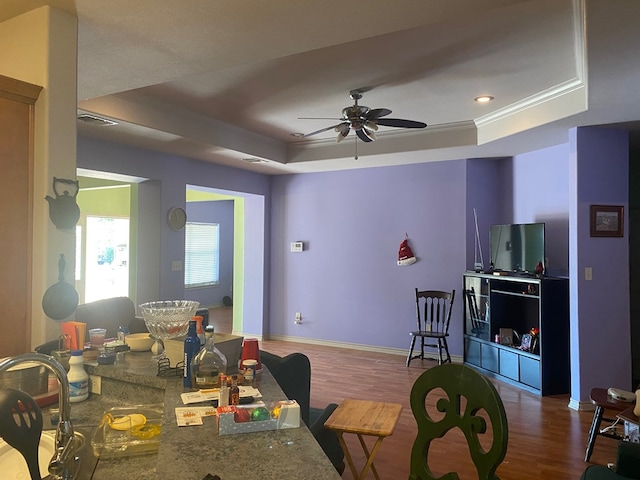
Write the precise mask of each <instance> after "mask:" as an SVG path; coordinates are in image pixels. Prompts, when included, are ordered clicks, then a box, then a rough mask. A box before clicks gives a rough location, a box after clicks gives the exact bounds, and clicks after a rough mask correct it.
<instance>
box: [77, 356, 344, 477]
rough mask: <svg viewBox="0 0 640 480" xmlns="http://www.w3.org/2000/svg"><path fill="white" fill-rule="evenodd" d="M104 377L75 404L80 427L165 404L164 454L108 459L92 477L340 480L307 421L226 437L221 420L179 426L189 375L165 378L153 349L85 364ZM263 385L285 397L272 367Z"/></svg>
mask: <svg viewBox="0 0 640 480" xmlns="http://www.w3.org/2000/svg"><path fill="white" fill-rule="evenodd" d="M85 367H86V369H87V371H88V372H89V373H90V374H91V375H99V376H100V377H101V379H102V394H101V395H94V394H91V395H90V396H89V399H88V400H86V401H84V402H79V403H73V404H71V418H72V421H73V423H74V426H78V427H79V428H81V427H84V428H85V429H86V427H91V426H93V427H95V426H96V425H98V424H99V422H100V419H101V418H102V414H103V413H104V412H105V411H106V410H108V409H109V408H111V407H114V406H123V405H136V404H153V403H162V404H164V414H163V420H162V434H161V437H160V447H159V450H158V452H157V453H153V454H146V455H141V456H133V457H121V458H114V459H112V458H101V459H100V460H99V461H98V464H97V467H96V469H95V472H94V474H93V477H92V479H93V480H113V479H114V478H122V479H129V478H135V479H153V480H161V479H181V480H201V479H202V478H204V477H205V476H206V475H207V474H209V473H210V474H212V475H218V476H219V477H220V478H221V480H288V479H291V480H297V479H304V480H339V479H340V478H341V477H340V475H338V473H337V472H336V470H335V469H334V467H333V465H332V464H331V462H330V461H329V459H328V458H327V457H326V456H325V454H324V452H323V451H322V449H321V448H320V446H319V445H318V443H317V442H316V440H315V438H314V437H313V435H312V434H311V432H309V430H308V429H307V427H306V426H305V425H304V424H302V422H301V424H302V426H301V427H300V428H292V429H284V430H270V431H265V432H254V433H242V434H237V435H223V436H219V435H218V431H217V419H216V418H215V417H205V418H204V425H200V426H189V427H178V426H177V424H176V419H175V410H174V409H175V407H178V406H182V401H181V399H180V394H181V393H183V392H184V391H185V390H184V388H183V386H182V378H181V377H178V376H175V377H158V376H157V368H156V364H155V363H154V362H152V361H151V354H150V353H148V352H145V353H133V352H131V353H127V354H126V356H125V361H124V362H120V363H117V364H115V365H97V364H86V365H85ZM256 387H257V388H258V389H259V390H260V392H261V393H262V395H263V399H264V400H266V401H269V400H272V401H276V400H283V399H285V398H286V397H285V396H284V394H283V393H282V390H281V389H280V387H279V386H278V384H277V383H276V382H275V380H274V379H273V377H272V376H271V373H269V371H268V370H267V368H266V367H265V368H264V369H263V372H262V373H260V374H258V375H257V379H256Z"/></svg>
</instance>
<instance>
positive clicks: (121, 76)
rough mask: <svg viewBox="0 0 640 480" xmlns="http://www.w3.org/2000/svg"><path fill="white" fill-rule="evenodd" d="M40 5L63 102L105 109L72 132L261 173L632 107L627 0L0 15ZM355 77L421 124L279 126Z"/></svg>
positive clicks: (22, 3)
mask: <svg viewBox="0 0 640 480" xmlns="http://www.w3.org/2000/svg"><path fill="white" fill-rule="evenodd" d="M43 4H48V5H52V6H54V7H56V8H59V9H62V10H65V11H67V12H69V13H72V14H74V15H77V16H78V19H79V23H78V30H79V35H78V42H79V44H78V51H79V53H78V55H79V58H78V101H79V103H78V108H79V112H89V113H92V114H96V115H99V116H102V117H104V118H108V119H112V120H115V121H117V122H118V125H116V126H109V127H105V126H94V125H87V124H84V123H80V122H79V124H78V130H79V133H80V134H82V135H86V136H91V137H96V138H102V139H107V140H112V141H117V142H122V143H127V144H131V145H136V146H140V147H145V148H150V149H154V150H159V151H164V152H169V153H175V154H179V155H183V156H187V157H192V158H196V159H200V160H204V161H209V162H213V163H219V164H224V165H230V166H234V167H238V168H244V169H248V170H254V171H258V172H262V173H268V174H281V173H292V172H313V171H327V170H339V169H347V168H362V167H370V166H381V165H398V164H406V163H416V162H426V161H435V160H448V159H456V158H470V157H474V158H476V157H502V156H511V155H515V154H518V153H521V152H526V151H530V150H533V149H538V148H543V147H546V146H550V145H554V144H558V143H562V142H566V141H567V131H568V129H569V128H571V127H572V126H578V125H598V124H619V123H625V124H626V123H627V122H633V121H635V120H638V119H640V97H639V96H638V95H637V84H638V80H640V62H639V60H638V55H637V45H638V44H640V31H639V30H638V29H637V25H638V24H640V2H638V1H637V0H535V1H521V0H422V1H416V0H394V1H393V2H390V1H388V0H369V1H368V2H344V1H337V0H323V1H322V2H319V1H317V0H272V1H270V2H265V1H259V0H245V1H242V2H238V1H231V0H226V1H225V0H216V1H214V0H181V1H180V2H176V1H175V0H136V1H131V0H109V1H106V2H105V1H97V0H1V1H0V21H1V20H4V19H7V18H10V17H12V16H15V15H18V14H20V13H23V12H25V11H28V10H31V9H33V8H37V7H38V6H41V5H43ZM357 88H362V89H364V90H365V94H364V98H363V99H362V100H361V101H360V104H362V105H367V106H369V107H371V108H381V107H383V108H389V109H391V110H392V111H393V113H392V114H391V115H390V117H394V118H406V119H411V120H419V121H423V122H426V123H427V124H429V127H427V128H426V129H423V130H412V129H411V130H410V129H398V128H388V127H381V128H380V130H379V132H378V140H377V141H375V142H372V143H367V144H365V143H363V142H361V141H360V140H358V141H357V150H358V155H359V160H357V161H356V160H354V158H353V157H354V153H355V147H356V141H355V139H356V136H355V135H354V134H353V133H351V134H350V135H349V137H348V138H347V140H345V141H344V142H342V143H340V144H336V142H335V136H336V134H335V133H334V132H333V131H332V130H330V131H328V132H326V133H324V134H319V135H317V136H312V137H308V138H305V139H300V138H296V137H294V136H292V135H291V134H292V133H296V132H300V133H308V132H311V131H315V130H318V129H321V128H323V127H327V126H330V125H333V124H335V123H338V122H337V120H335V119H337V118H339V117H340V114H341V110H342V108H344V107H345V106H349V105H351V104H352V100H351V99H350V98H349V91H350V90H352V89H357ZM482 94H487V95H492V96H494V97H495V100H494V101H493V102H491V103H489V104H485V105H480V104H478V103H476V102H474V100H473V99H474V97H476V96H478V95H482ZM300 117H320V118H326V119H322V120H303V119H301V118H300ZM331 119H334V120H331ZM625 126H626V125H625ZM243 159H254V160H258V159H259V160H262V162H261V163H248V162H247V161H245V160H243Z"/></svg>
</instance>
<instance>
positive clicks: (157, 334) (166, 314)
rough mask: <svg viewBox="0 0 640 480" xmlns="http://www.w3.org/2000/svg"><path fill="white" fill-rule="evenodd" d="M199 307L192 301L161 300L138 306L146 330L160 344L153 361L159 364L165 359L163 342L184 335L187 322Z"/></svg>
mask: <svg viewBox="0 0 640 480" xmlns="http://www.w3.org/2000/svg"><path fill="white" fill-rule="evenodd" d="M199 306H200V302H194V301H192V300H161V301H158V302H147V303H143V304H142V305H140V311H141V312H142V317H143V318H144V323H145V324H146V326H147V330H149V333H150V334H151V335H152V336H153V337H154V338H156V340H158V342H160V343H161V347H162V353H160V355H157V356H155V357H154V358H153V359H154V360H158V362H160V361H162V360H165V359H167V356H166V353H165V351H164V342H165V340H167V339H169V338H176V337H181V336H183V335H186V334H187V330H189V320H191V317H193V316H194V315H195V314H196V310H198V307H199ZM165 361H166V360H165Z"/></svg>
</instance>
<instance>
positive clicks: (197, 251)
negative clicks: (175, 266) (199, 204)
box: [184, 222, 220, 288]
mask: <svg viewBox="0 0 640 480" xmlns="http://www.w3.org/2000/svg"><path fill="white" fill-rule="evenodd" d="M196 235H197V237H196ZM184 240H185V241H184V243H185V245H184V286H185V288H202V287H208V286H212V285H218V284H220V224H218V223H204V222H187V224H186V225H185V238H184Z"/></svg>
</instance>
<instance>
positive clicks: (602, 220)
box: [590, 205, 624, 237]
mask: <svg viewBox="0 0 640 480" xmlns="http://www.w3.org/2000/svg"><path fill="white" fill-rule="evenodd" d="M590 224H591V236H592V237H622V236H623V235H624V207H623V206H621V205H591V222H590Z"/></svg>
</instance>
